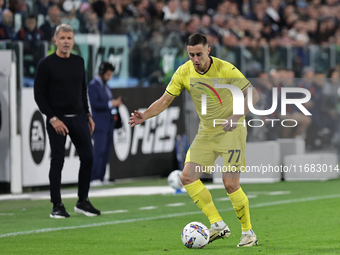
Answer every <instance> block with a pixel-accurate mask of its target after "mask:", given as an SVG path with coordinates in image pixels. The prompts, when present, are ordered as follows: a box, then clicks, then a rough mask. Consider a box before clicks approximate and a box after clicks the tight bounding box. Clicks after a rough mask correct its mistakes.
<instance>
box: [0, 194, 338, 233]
mask: <svg viewBox="0 0 340 255" xmlns="http://www.w3.org/2000/svg"><path fill="white" fill-rule="evenodd" d="M338 197H340V194H334V195H329V196H321V197H306V198H300V199H288V200H282V201H275V202H268V203H260V204H255V205H252V206H250V208H259V207H265V206H273V205H282V204H291V203H299V202H307V201H315V200H322V199H331V198H338ZM232 210H234V208H226V209H222V210H219V211H220V212H226V211H232ZM200 213H202V212H201V211H199V210H197V211H195V212H184V213H175V214H168V215H161V216H156V217H148V218H137V219H128V220H118V221H108V222H102V223H93V224H88V225H80V226H70V227H60V228H43V229H36V230H30V231H22V232H14V233H7V234H2V235H0V238H4V237H9V236H19V235H29V234H38V233H46V232H52V231H59V230H67V229H78V228H90V227H100V226H107V225H115V224H120V223H131V222H137V221H147V220H158V219H166V218H173V217H180V216H186V215H191V214H200Z"/></svg>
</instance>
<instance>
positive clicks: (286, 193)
mask: <svg viewBox="0 0 340 255" xmlns="http://www.w3.org/2000/svg"><path fill="white" fill-rule="evenodd" d="M247 193H248V194H252V195H269V196H278V195H289V194H290V193H291V191H290V190H285V191H250V192H247Z"/></svg>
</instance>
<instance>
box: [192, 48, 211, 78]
mask: <svg viewBox="0 0 340 255" xmlns="http://www.w3.org/2000/svg"><path fill="white" fill-rule="evenodd" d="M187 51H188V54H189V58H190V60H191V61H192V63H193V64H194V67H195V69H196V71H199V72H205V71H206V70H208V68H209V64H210V61H209V53H210V47H208V44H207V45H205V46H203V44H197V45H195V46H190V45H188V46H187Z"/></svg>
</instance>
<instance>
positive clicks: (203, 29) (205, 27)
mask: <svg viewBox="0 0 340 255" xmlns="http://www.w3.org/2000/svg"><path fill="white" fill-rule="evenodd" d="M210 27H211V17H210V16H209V15H208V14H205V15H203V16H202V20H201V26H200V28H199V30H198V31H199V32H200V33H202V34H204V35H207V34H209V33H210V31H212V30H211V28H210ZM215 34H216V35H217V33H215Z"/></svg>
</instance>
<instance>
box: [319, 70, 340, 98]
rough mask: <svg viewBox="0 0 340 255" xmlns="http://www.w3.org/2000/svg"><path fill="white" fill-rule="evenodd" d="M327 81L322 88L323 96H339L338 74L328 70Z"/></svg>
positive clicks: (335, 71) (339, 82)
mask: <svg viewBox="0 0 340 255" xmlns="http://www.w3.org/2000/svg"><path fill="white" fill-rule="evenodd" d="M327 78H328V79H327V81H326V82H325V84H324V87H323V94H324V95H326V96H332V97H339V96H340V73H339V71H338V70H336V69H334V68H329V69H328V71H327Z"/></svg>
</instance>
